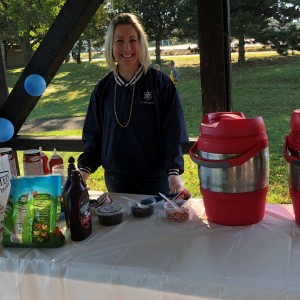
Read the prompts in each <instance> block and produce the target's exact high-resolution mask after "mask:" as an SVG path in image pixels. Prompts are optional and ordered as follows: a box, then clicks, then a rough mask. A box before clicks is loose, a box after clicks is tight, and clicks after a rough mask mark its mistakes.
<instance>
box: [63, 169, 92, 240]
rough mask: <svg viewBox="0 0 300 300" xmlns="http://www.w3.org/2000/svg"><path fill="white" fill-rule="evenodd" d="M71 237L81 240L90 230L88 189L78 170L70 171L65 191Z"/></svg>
mask: <svg viewBox="0 0 300 300" xmlns="http://www.w3.org/2000/svg"><path fill="white" fill-rule="evenodd" d="M67 203H68V209H69V220H70V231H71V239H72V240H73V241H82V240H84V239H86V238H87V237H88V236H89V235H90V234H91V232H92V220H91V211H90V201H89V194H88V191H87V189H86V187H85V185H84V183H83V181H82V177H81V174H80V172H79V171H78V170H72V172H71V185H70V188H69V190H68V193H67Z"/></svg>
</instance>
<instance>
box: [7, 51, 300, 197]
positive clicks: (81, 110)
mask: <svg viewBox="0 0 300 300" xmlns="http://www.w3.org/2000/svg"><path fill="white" fill-rule="evenodd" d="M170 59H173V60H174V61H175V63H176V66H177V67H178V68H179V71H180V74H181V78H180V83H179V84H178V91H179V94H180V96H181V99H182V105H183V109H184V114H185V119H186V124H187V128H188V132H189V136H190V137H193V138H197V137H198V135H199V125H200V122H201V119H202V111H201V86H200V68H199V66H200V59H199V56H172V57H162V67H161V69H162V71H163V72H165V73H167V74H168V73H169V69H168V67H167V66H166V64H167V62H168V61H169V60H170ZM246 59H247V61H246V63H245V64H244V65H240V64H238V63H237V54H236V53H233V54H232V62H233V63H232V98H233V111H241V112H243V113H244V114H245V116H246V117H255V116H262V117H263V120H264V122H265V125H266V128H267V134H268V139H269V150H270V191H269V193H268V198H267V202H268V203H290V197H289V194H288V174H287V164H286V162H285V160H284V158H283V141H284V136H285V135H286V134H288V132H289V130H290V128H289V122H290V117H291V114H292V112H293V110H295V109H297V108H299V107H300V96H299V95H300V77H299V64H300V55H299V54H298V53H297V54H295V55H291V56H288V57H280V56H278V55H277V54H276V53H275V52H260V53H259V52H257V53H256V52H251V53H250V52H249V53H246ZM21 71H22V70H21V69H14V70H9V71H8V76H7V79H8V85H9V88H10V89H11V88H12V87H13V85H14V83H15V82H16V80H17V79H18V77H19V75H20V74H21ZM108 71H109V70H108V68H107V66H106V63H105V62H104V61H99V60H97V61H92V62H84V63H82V64H80V65H78V64H76V63H66V64H63V65H62V66H61V68H60V69H59V71H58V73H57V75H56V76H55V78H54V79H53V80H52V82H51V84H50V85H49V86H48V88H47V90H46V91H45V93H44V94H43V96H42V97H41V99H40V100H39V102H38V104H37V106H36V107H35V109H34V110H33V111H32V113H31V114H30V116H29V120H30V119H39V118H43V119H44V118H60V117H69V116H70V117H71V116H84V115H85V111H86V108H87V105H88V101H89V96H90V93H91V91H92V89H93V87H94V86H95V84H96V83H97V82H98V80H99V79H100V78H102V77H103V76H104V75H105V74H107V72H108ZM42 134H43V135H45V133H42ZM47 134H49V135H80V134H81V131H80V130H79V131H75V132H74V131H72V132H70V131H67V132H63V131H56V132H49V133H47ZM47 154H48V155H51V153H48V152H47ZM70 155H73V156H74V157H75V158H77V157H78V155H79V153H62V156H63V158H64V160H65V162H67V158H68V157H69V156H70ZM18 157H19V161H20V163H21V165H22V162H21V159H22V153H20V154H19V155H18ZM185 164H186V166H185V169H186V170H185V173H184V175H183V180H184V183H185V186H186V187H187V188H188V189H189V190H190V191H191V192H192V194H193V196H194V197H201V195H200V192H199V180H198V173H197V172H198V170H197V165H196V164H194V163H193V162H191V160H190V158H189V156H188V155H185ZM89 184H90V186H91V187H92V188H93V189H98V190H105V185H104V182H103V170H102V169H101V168H100V169H99V170H98V171H97V172H96V173H95V174H93V175H92V177H91V180H90V183H89Z"/></svg>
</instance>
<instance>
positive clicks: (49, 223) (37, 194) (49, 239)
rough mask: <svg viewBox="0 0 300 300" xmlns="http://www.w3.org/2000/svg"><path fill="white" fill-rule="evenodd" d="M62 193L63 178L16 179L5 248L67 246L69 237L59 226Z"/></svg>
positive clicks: (9, 203) (6, 222) (8, 208)
mask: <svg viewBox="0 0 300 300" xmlns="http://www.w3.org/2000/svg"><path fill="white" fill-rule="evenodd" d="M61 192H62V191H61V176H59V175H47V176H28V177H19V178H12V179H11V190H10V195H9V198H8V201H7V205H6V208H5V213H4V234H3V241H2V244H3V246H5V247H43V248H53V247H60V246H61V245H63V243H64V240H65V237H64V235H63V234H62V232H61V231H60V230H59V228H58V227H57V226H56V220H57V206H58V205H57V204H58V203H59V202H60V197H61Z"/></svg>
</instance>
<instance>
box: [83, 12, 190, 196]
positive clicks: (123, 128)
mask: <svg viewBox="0 0 300 300" xmlns="http://www.w3.org/2000/svg"><path fill="white" fill-rule="evenodd" d="M105 55H106V61H107V64H108V66H109V67H110V68H111V70H112V72H110V73H109V74H108V75H106V76H105V77H104V78H103V79H102V80H100V82H99V83H98V84H97V85H96V87H95V89H94V91H93V93H92V95H91V99H90V103H89V107H88V110H87V114H86V118H85V123H84V127H83V135H82V140H83V142H84V152H83V153H82V154H81V155H80V157H79V158H78V166H79V168H80V170H81V172H82V176H83V179H84V181H85V182H86V181H87V179H88V176H89V174H90V173H91V172H95V171H96V170H97V168H98V167H100V166H103V168H104V177H105V184H106V187H107V189H108V191H109V192H117V193H132V194H148V195H155V194H157V193H158V192H162V193H165V194H168V193H175V192H179V191H180V190H182V189H183V184H182V180H181V176H180V174H182V173H183V171H184V161H183V151H182V146H183V145H184V144H186V143H188V135H187V132H186V127H185V123H184V118H183V112H182V107H181V103H180V99H179V96H178V93H177V91H176V88H175V86H174V84H173V83H172V81H171V80H170V79H169V78H168V76H166V75H165V74H163V73H162V72H157V71H156V70H154V69H153V68H149V65H150V56H149V52H148V42H147V37H146V34H145V32H144V30H143V27H142V26H141V24H140V22H139V21H138V19H137V18H136V17H135V16H134V15H132V14H128V13H123V14H120V15H119V16H117V17H116V18H114V19H113V20H112V21H111V23H110V26H109V28H108V31H107V36H106V43H105Z"/></svg>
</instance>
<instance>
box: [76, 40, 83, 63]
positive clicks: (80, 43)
mask: <svg viewBox="0 0 300 300" xmlns="http://www.w3.org/2000/svg"><path fill="white" fill-rule="evenodd" d="M81 46H82V40H81V39H80V40H79V41H78V51H77V63H78V64H81V58H80V54H81Z"/></svg>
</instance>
